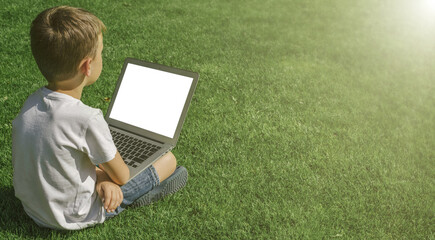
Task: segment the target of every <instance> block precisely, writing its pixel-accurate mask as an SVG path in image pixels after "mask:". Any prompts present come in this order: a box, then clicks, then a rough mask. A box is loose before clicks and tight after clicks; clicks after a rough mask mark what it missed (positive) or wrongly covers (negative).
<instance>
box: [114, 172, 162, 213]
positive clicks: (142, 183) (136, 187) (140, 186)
mask: <svg viewBox="0 0 435 240" xmlns="http://www.w3.org/2000/svg"><path fill="white" fill-rule="evenodd" d="M159 184H160V179H159V175H157V172H156V169H155V168H154V166H153V165H151V166H150V167H148V168H147V169H145V170H144V171H142V172H141V173H139V174H138V175H137V176H136V177H134V178H133V179H131V180H130V181H128V182H127V183H126V184H125V185H123V186H121V190H122V194H123V195H124V199H123V200H122V203H121V205H120V206H119V207H117V208H116V209H115V211H113V212H111V213H108V212H107V211H106V220H107V219H109V218H112V217H114V216H116V215H118V214H119V213H121V212H122V211H124V209H125V208H126V207H127V206H128V205H130V204H132V203H133V202H134V201H136V199H138V198H140V197H141V196H142V195H144V194H145V193H147V192H149V191H151V190H152V189H153V188H154V187H155V186H157V185H159Z"/></svg>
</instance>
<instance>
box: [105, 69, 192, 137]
mask: <svg viewBox="0 0 435 240" xmlns="http://www.w3.org/2000/svg"><path fill="white" fill-rule="evenodd" d="M192 82H193V78H191V77H186V76H182V75H178V74H174V73H169V72H165V71H161V70H156V69H153V68H148V67H145V66H140V65H136V64H133V63H128V64H127V66H126V69H125V73H124V76H123V79H122V82H121V85H120V86H119V89H118V93H117V95H116V99H115V102H113V106H112V110H111V112H110V115H109V118H110V119H114V120H117V121H120V122H124V123H127V124H130V125H133V126H135V127H138V128H142V129H145V130H148V131H150V132H154V133H157V134H160V135H163V136H166V137H169V138H173V137H174V134H175V131H176V128H177V125H178V122H179V119H180V116H181V113H182V111H183V107H184V104H185V103H186V100H187V97H188V94H189V90H190V87H191V85H192Z"/></svg>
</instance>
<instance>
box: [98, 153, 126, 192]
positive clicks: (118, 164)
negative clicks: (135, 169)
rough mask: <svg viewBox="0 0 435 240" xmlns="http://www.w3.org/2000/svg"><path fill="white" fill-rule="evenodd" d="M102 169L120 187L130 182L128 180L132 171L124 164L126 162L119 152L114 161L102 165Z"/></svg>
mask: <svg viewBox="0 0 435 240" xmlns="http://www.w3.org/2000/svg"><path fill="white" fill-rule="evenodd" d="M100 167H101V168H102V169H103V170H104V172H106V173H107V175H109V177H110V178H111V179H112V181H113V182H114V183H116V184H118V185H124V184H126V183H127V182H128V179H130V170H129V169H128V167H127V165H126V164H125V163H124V160H122V157H121V155H120V154H119V152H118V151H117V152H116V155H115V158H114V159H112V160H110V161H108V162H106V163H103V164H100Z"/></svg>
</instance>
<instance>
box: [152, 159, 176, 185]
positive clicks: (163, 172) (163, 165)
mask: <svg viewBox="0 0 435 240" xmlns="http://www.w3.org/2000/svg"><path fill="white" fill-rule="evenodd" d="M153 166H154V168H155V169H156V172H157V175H158V176H159V180H160V182H163V181H165V179H166V178H168V177H169V176H171V174H172V173H174V171H175V167H176V166H177V160H176V159H175V156H174V154H172V152H168V153H166V154H165V155H163V156H162V157H161V158H159V160H157V161H156V162H154V163H153Z"/></svg>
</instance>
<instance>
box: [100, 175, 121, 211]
mask: <svg viewBox="0 0 435 240" xmlns="http://www.w3.org/2000/svg"><path fill="white" fill-rule="evenodd" d="M95 171H96V173H97V183H96V185H95V189H96V190H97V193H98V195H99V196H100V198H101V200H102V201H103V203H104V209H106V211H107V212H113V211H115V209H116V208H117V207H118V206H119V205H120V204H121V203H122V200H123V198H124V196H123V194H122V190H121V188H120V187H119V186H118V185H117V184H116V183H114V182H113V181H112V180H111V179H110V177H109V175H107V174H106V173H105V172H104V171H103V170H102V169H100V168H98V167H95Z"/></svg>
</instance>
